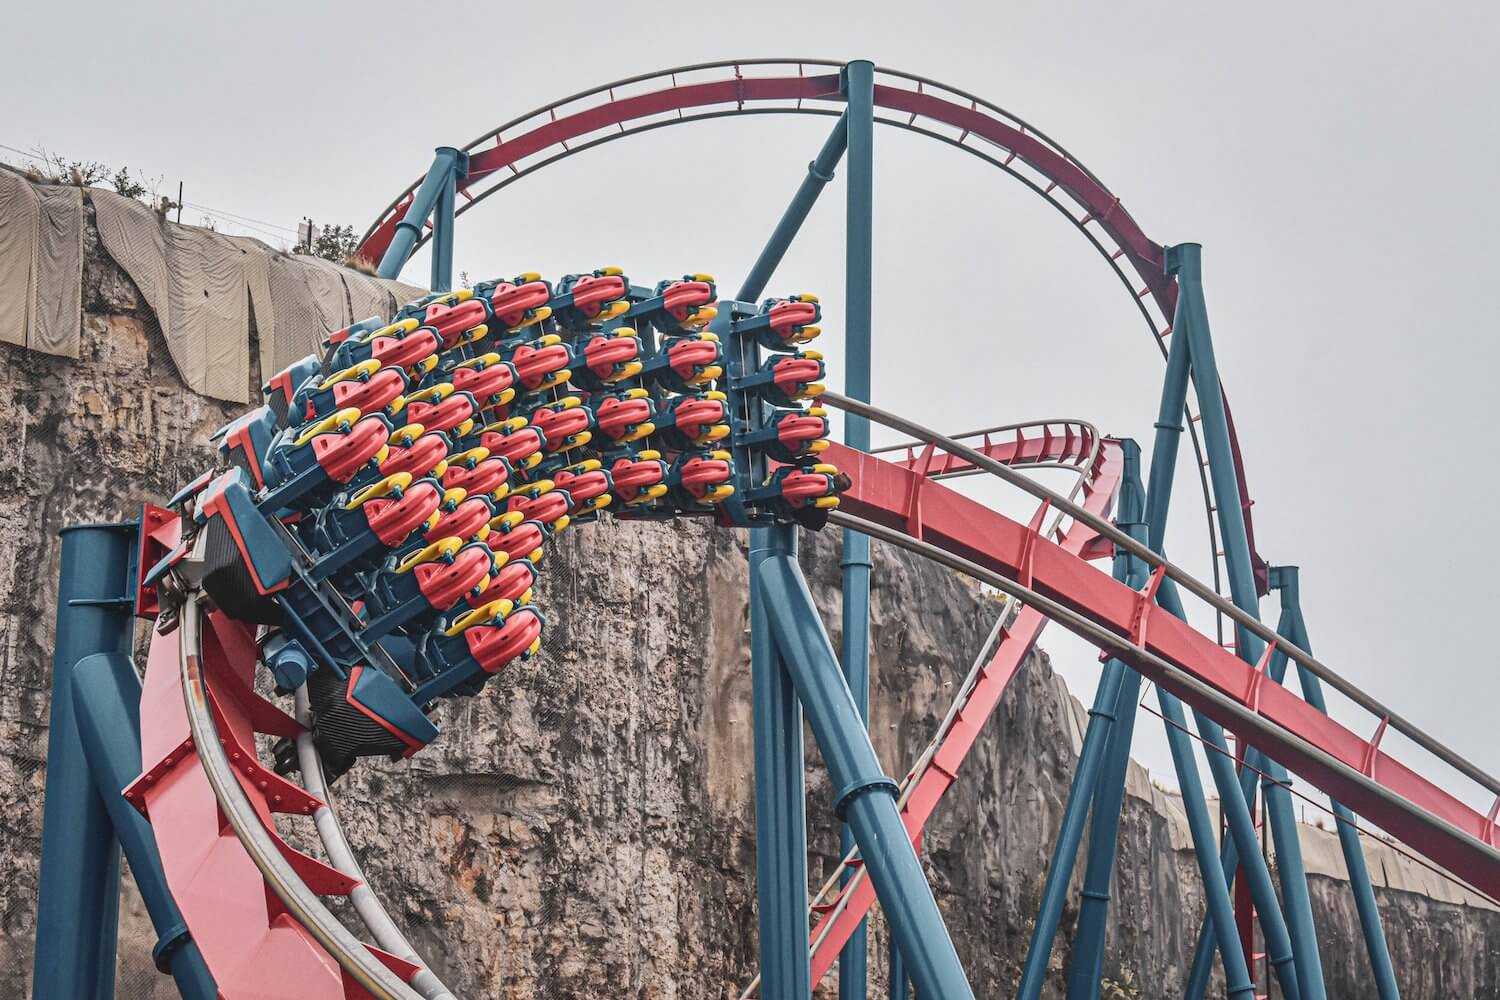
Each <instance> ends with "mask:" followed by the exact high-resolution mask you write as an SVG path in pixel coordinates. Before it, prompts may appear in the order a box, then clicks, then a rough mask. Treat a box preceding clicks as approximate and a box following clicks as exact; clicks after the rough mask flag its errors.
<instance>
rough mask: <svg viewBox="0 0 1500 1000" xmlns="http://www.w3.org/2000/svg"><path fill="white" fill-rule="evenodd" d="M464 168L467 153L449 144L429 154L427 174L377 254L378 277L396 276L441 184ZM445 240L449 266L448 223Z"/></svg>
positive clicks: (438, 197)
mask: <svg viewBox="0 0 1500 1000" xmlns="http://www.w3.org/2000/svg"><path fill="white" fill-rule="evenodd" d="M467 172H468V157H467V155H466V154H464V153H462V152H460V151H459V150H457V149H454V148H453V147H452V146H439V147H438V148H437V150H436V155H435V156H434V157H433V160H432V166H431V167H430V168H428V171H427V176H426V177H424V178H422V185H421V187H419V188H417V190H416V193H415V194H413V195H412V199H411V203H410V204H409V205H408V206H407V208H406V214H405V215H403V216H402V217H401V221H400V222H397V223H396V232H395V234H394V235H393V236H392V237H391V245H390V246H388V247H386V249H385V256H383V257H381V258H380V267H379V268H377V269H376V272H375V273H376V274H378V275H380V277H382V278H399V277H400V276H401V269H402V268H403V267H405V266H406V261H407V258H409V257H410V256H411V252H412V248H413V247H415V246H416V245H417V240H419V239H421V237H422V229H423V227H424V226H426V224H427V218H428V216H430V215H432V211H433V209H434V208H436V207H437V205H438V202H439V201H440V200H441V198H442V194H443V191H444V190H445V188H448V187H450V186H451V185H452V184H453V183H454V179H455V178H456V177H458V176H459V175H461V174H464V173H467ZM448 233H449V238H450V243H449V253H450V260H449V269H450V270H451V269H452V260H451V252H452V243H451V237H452V226H451V225H450V226H449V227H448ZM433 256H434V259H435V258H436V256H437V252H436V249H434V251H433Z"/></svg>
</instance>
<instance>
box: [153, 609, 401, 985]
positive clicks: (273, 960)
mask: <svg viewBox="0 0 1500 1000" xmlns="http://www.w3.org/2000/svg"><path fill="white" fill-rule="evenodd" d="M202 663H203V667H204V672H205V674H206V675H207V677H208V679H209V680H210V681H211V683H212V688H211V693H212V697H213V703H214V707H215V709H216V712H215V714H216V715H217V716H218V718H217V722H218V726H219V734H220V738H221V740H222V741H224V745H225V751H226V753H227V754H228V756H229V758H230V760H231V761H232V762H233V763H234V765H235V769H236V776H237V777H238V778H239V779H240V786H241V787H242V788H243V789H244V790H245V794H246V795H247V796H249V798H250V801H251V802H252V803H253V804H254V805H255V807H256V811H257V812H258V813H259V815H260V819H261V823H262V824H263V825H264V826H265V828H266V829H267V830H268V831H270V832H271V833H272V834H273V835H275V839H276V840H277V841H278V844H279V846H281V848H282V853H283V855H284V856H285V857H286V858H287V860H288V861H290V862H291V863H292V865H293V867H294V868H295V869H296V871H297V874H298V876H299V877H300V878H301V879H302V881H303V882H305V883H306V884H307V885H308V887H309V888H311V889H313V891H315V892H317V893H318V894H319V895H323V896H330V895H346V894H348V893H349V892H350V891H352V890H353V889H354V886H355V883H354V881H353V880H351V879H349V878H348V877H346V876H344V875H343V874H342V873H340V872H338V871H337V870H335V869H333V868H330V867H328V866H327V865H325V864H323V863H322V862H320V861H318V860H316V859H315V858H311V857H309V856H307V855H305V854H302V853H301V852H299V851H296V850H294V849H293V848H292V847H290V846H287V845H285V843H284V842H282V841H281V838H280V837H279V835H276V826H275V823H274V821H273V819H272V813H273V812H282V813H303V814H307V815H311V813H312V812H313V810H314V809H315V808H317V806H318V805H320V804H321V803H319V802H318V800H316V799H314V798H313V797H312V796H311V795H308V794H307V793H306V792H305V791H303V790H302V789H301V788H299V787H298V786H296V785H294V784H292V783H291V782H288V781H286V780H285V779H283V778H281V777H279V776H278V775H276V774H275V773H274V772H273V771H271V770H270V769H268V768H266V767H264V766H263V765H262V764H261V763H260V761H259V760H258V759H257V757H256V752H255V734H256V733H257V732H264V733H270V734H272V735H276V736H287V737H292V736H295V735H296V733H297V732H298V727H297V724H296V722H295V721H293V720H292V719H291V718H290V717H289V716H287V715H285V714H284V713H282V712H281V711H280V710H279V709H277V708H276V707H275V706H273V705H271V704H270V703H269V702H267V701H265V700H264V699H262V698H261V697H260V696H259V695H257V694H255V692H254V691H253V690H252V688H251V687H250V685H251V684H252V683H253V681H254V677H255V663H256V651H255V644H254V639H253V635H252V633H251V632H250V631H249V627H247V626H245V625H242V624H240V623H238V622H234V621H231V620H229V619H227V618H225V617H224V616H223V615H221V614H213V615H211V616H210V617H209V619H208V627H207V628H206V629H205V630H204V636H203V651H202ZM141 759H142V760H144V761H154V762H156V763H155V764H153V765H152V766H151V767H150V768H148V769H147V771H146V772H145V774H143V775H142V776H141V778H140V779H139V780H137V781H136V782H134V783H132V784H131V786H130V787H129V788H128V789H126V793H125V794H126V796H127V798H129V799H130V800H131V801H132V802H133V803H135V804H136V805H137V807H138V808H141V809H143V810H144V811H145V812H146V815H147V817H148V818H149V819H150V820H151V828H152V832H153V833H154V834H155V836H156V843H157V847H158V849H159V850H160V852H161V858H162V867H163V868H164V869H165V871H166V876H167V884H168V885H169V886H170V887H171V889H172V897H173V898H174V899H175V900H176V901H177V905H178V906H179V907H180V908H181V909H182V915H183V920H184V921H185V922H186V923H187V925H188V927H189V928H190V929H191V931H192V935H193V941H194V942H195V943H196V944H197V945H198V948H199V950H200V951H201V952H202V953H203V958H204V961H205V962H207V964H208V968H209V971H210V972H211V973H212V974H213V977H214V981H215V982H216V983H217V984H218V987H219V995H220V996H221V997H225V998H229V1000H369V998H370V994H369V992H368V991H367V990H365V989H364V988H363V987H361V986H359V985H358V984H357V983H355V982H353V981H352V980H351V979H350V978H349V977H348V976H347V975H346V974H345V973H344V970H343V969H342V968H341V967H340V966H339V964H338V962H336V961H335V960H334V958H333V957H332V956H331V955H329V954H328V952H327V951H325V950H324V949H323V947H322V945H320V944H319V943H318V942H317V941H316V940H314V938H313V936H312V934H311V933H309V932H308V930H307V929H306V928H304V927H303V926H302V924H301V923H299V922H298V921H297V920H296V919H295V918H294V917H293V916H292V914H290V913H289V912H287V910H286V908H285V907H284V906H283V905H282V904H281V901H280V900H279V899H278V898H277V897H276V896H275V894H274V893H272V891H271V890H270V888H269V887H268V886H267V884H266V882H265V879H264V878H263V877H262V876H261V873H260V869H258V868H257V867H256V866H255V863H254V862H253V861H252V860H251V859H250V856H249V855H248V854H247V853H246V852H245V849H244V847H243V846H241V844H240V841H239V839H238V838H237V837H236V836H235V833H234V831H233V830H232V829H231V828H230V827H229V825H228V823H227V822H226V821H225V819H224V817H223V815H222V814H221V813H220V811H219V804H218V800H217V799H216V798H215V797H214V792H213V789H212V788H211V787H210V786H209V783H208V777H207V775H205V773H204V771H203V767H202V764H201V763H200V761H199V759H198V755H197V754H196V753H195V752H194V750H193V741H192V736H191V734H190V731H189V728H188V720H187V712H186V709H185V708H184V702H183V690H182V675H181V671H180V669H179V653H178V636H177V634H176V633H175V632H174V633H171V634H169V635H165V636H162V635H153V636H152V642H151V652H150V656H149V659H148V660H147V665H146V679H145V689H144V691H143V693H142V696H141ZM370 950H371V951H372V952H373V953H375V954H376V955H377V956H378V957H380V958H381V960H382V961H384V962H385V963H386V964H387V965H388V966H390V967H391V969H392V970H393V971H395V972H396V973H397V974H398V975H401V976H403V977H404V978H405V977H409V976H410V975H411V974H412V973H413V972H415V971H416V970H415V969H414V968H413V967H411V966H409V965H407V964H406V963H404V962H402V961H401V960H400V959H397V958H395V957H394V956H390V955H387V954H385V953H384V952H381V951H380V950H379V949H377V948H373V947H371V949H370Z"/></svg>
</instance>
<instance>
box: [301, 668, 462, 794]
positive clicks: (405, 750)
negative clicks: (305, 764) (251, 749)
mask: <svg viewBox="0 0 1500 1000" xmlns="http://www.w3.org/2000/svg"><path fill="white" fill-rule="evenodd" d="M307 692H308V701H309V704H310V705H311V707H312V712H313V720H314V723H313V732H312V735H313V745H314V746H315V747H316V748H317V750H318V757H319V758H320V759H321V760H322V762H323V768H324V771H325V777H326V778H327V779H328V780H329V781H334V780H336V779H337V778H339V777H340V776H342V775H343V774H344V773H345V772H347V771H348V770H349V768H351V767H353V766H354V762H355V761H356V760H357V759H358V758H360V757H376V756H385V757H391V758H400V757H410V756H411V755H412V754H414V753H416V752H417V751H418V750H420V749H422V748H423V747H424V746H426V745H427V744H428V743H431V742H432V741H433V740H434V739H436V738H437V733H438V730H437V726H435V725H433V724H432V721H431V720H430V719H428V718H427V716H425V715H423V714H422V710H421V709H420V708H419V707H418V706H417V705H415V704H414V703H413V702H412V700H411V699H410V698H409V697H407V696H406V694H405V693H404V692H403V691H402V690H401V688H400V687H399V686H398V685H397V684H396V682H395V681H394V680H392V679H391V678H389V677H387V676H386V675H385V674H383V673H381V672H380V671H379V670H376V669H374V668H371V667H367V666H362V665H361V666H356V667H355V668H353V669H352V670H350V671H349V675H348V676H347V677H341V676H339V675H338V674H336V673H334V672H333V671H331V670H318V671H314V672H313V673H312V674H311V675H309V676H308V678H307ZM289 749H290V748H282V747H278V748H277V757H278V759H283V758H288V757H290V754H289V753H288V752H287V751H288V750H289ZM280 769H281V768H280V767H278V770H280Z"/></svg>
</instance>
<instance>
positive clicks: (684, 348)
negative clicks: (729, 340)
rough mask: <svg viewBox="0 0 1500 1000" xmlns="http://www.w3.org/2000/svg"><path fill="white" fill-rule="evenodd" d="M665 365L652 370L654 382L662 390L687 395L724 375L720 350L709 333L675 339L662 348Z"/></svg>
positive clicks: (716, 338)
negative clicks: (672, 390)
mask: <svg viewBox="0 0 1500 1000" xmlns="http://www.w3.org/2000/svg"><path fill="white" fill-rule="evenodd" d="M666 356H667V363H666V366H665V367H664V368H655V369H654V370H653V374H654V377H655V379H656V380H657V381H658V382H660V383H661V384H662V385H663V386H664V387H665V388H668V389H674V390H676V391H677V392H691V391H692V390H693V389H695V388H697V387H699V386H702V385H706V384H708V383H709V382H712V381H713V380H714V379H716V378H718V377H719V376H721V375H723V374H724V348H723V346H722V345H721V344H720V343H719V338H718V337H717V336H715V335H714V334H712V333H706V332H705V333H694V334H689V335H688V336H685V337H679V338H677V339H675V340H673V341H671V343H670V344H668V345H667V348H666Z"/></svg>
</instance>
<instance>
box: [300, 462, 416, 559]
mask: <svg viewBox="0 0 1500 1000" xmlns="http://www.w3.org/2000/svg"><path fill="white" fill-rule="evenodd" d="M442 500H443V491H442V489H441V488H440V487H439V486H438V483H437V481H436V480H434V479H419V480H415V481H414V480H413V479H412V476H411V474H410V473H408V472H398V473H395V474H394V475H391V476H387V477H386V478H384V479H381V480H379V481H378V482H375V483H372V484H370V485H369V486H365V487H363V488H361V489H359V490H356V491H354V492H352V493H348V494H342V495H340V496H338V497H335V498H334V501H333V502H332V503H330V504H329V505H328V506H327V507H324V508H323V509H322V510H320V511H318V514H317V516H316V518H315V519H314V520H313V523H312V525H311V527H310V528H309V529H308V532H307V534H306V536H305V537H309V538H310V539H311V541H312V543H313V547H314V549H315V550H316V551H317V552H318V554H319V555H320V556H321V557H322V558H321V559H320V560H319V561H320V562H321V563H323V564H324V565H325V567H327V572H330V573H331V572H334V571H342V572H347V571H349V570H351V569H359V568H373V567H374V565H377V564H378V563H379V561H380V560H381V559H382V558H384V556H385V555H386V552H387V551H388V550H390V549H395V548H397V547H399V546H401V545H402V544H404V543H405V542H406V540H407V539H408V538H410V537H411V536H412V534H413V533H414V532H415V531H416V530H417V529H418V528H420V527H421V526H422V525H423V524H424V523H426V522H427V520H428V519H429V518H431V517H432V516H433V515H434V514H436V512H437V510H438V507H439V505H440V504H441V503H442Z"/></svg>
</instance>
